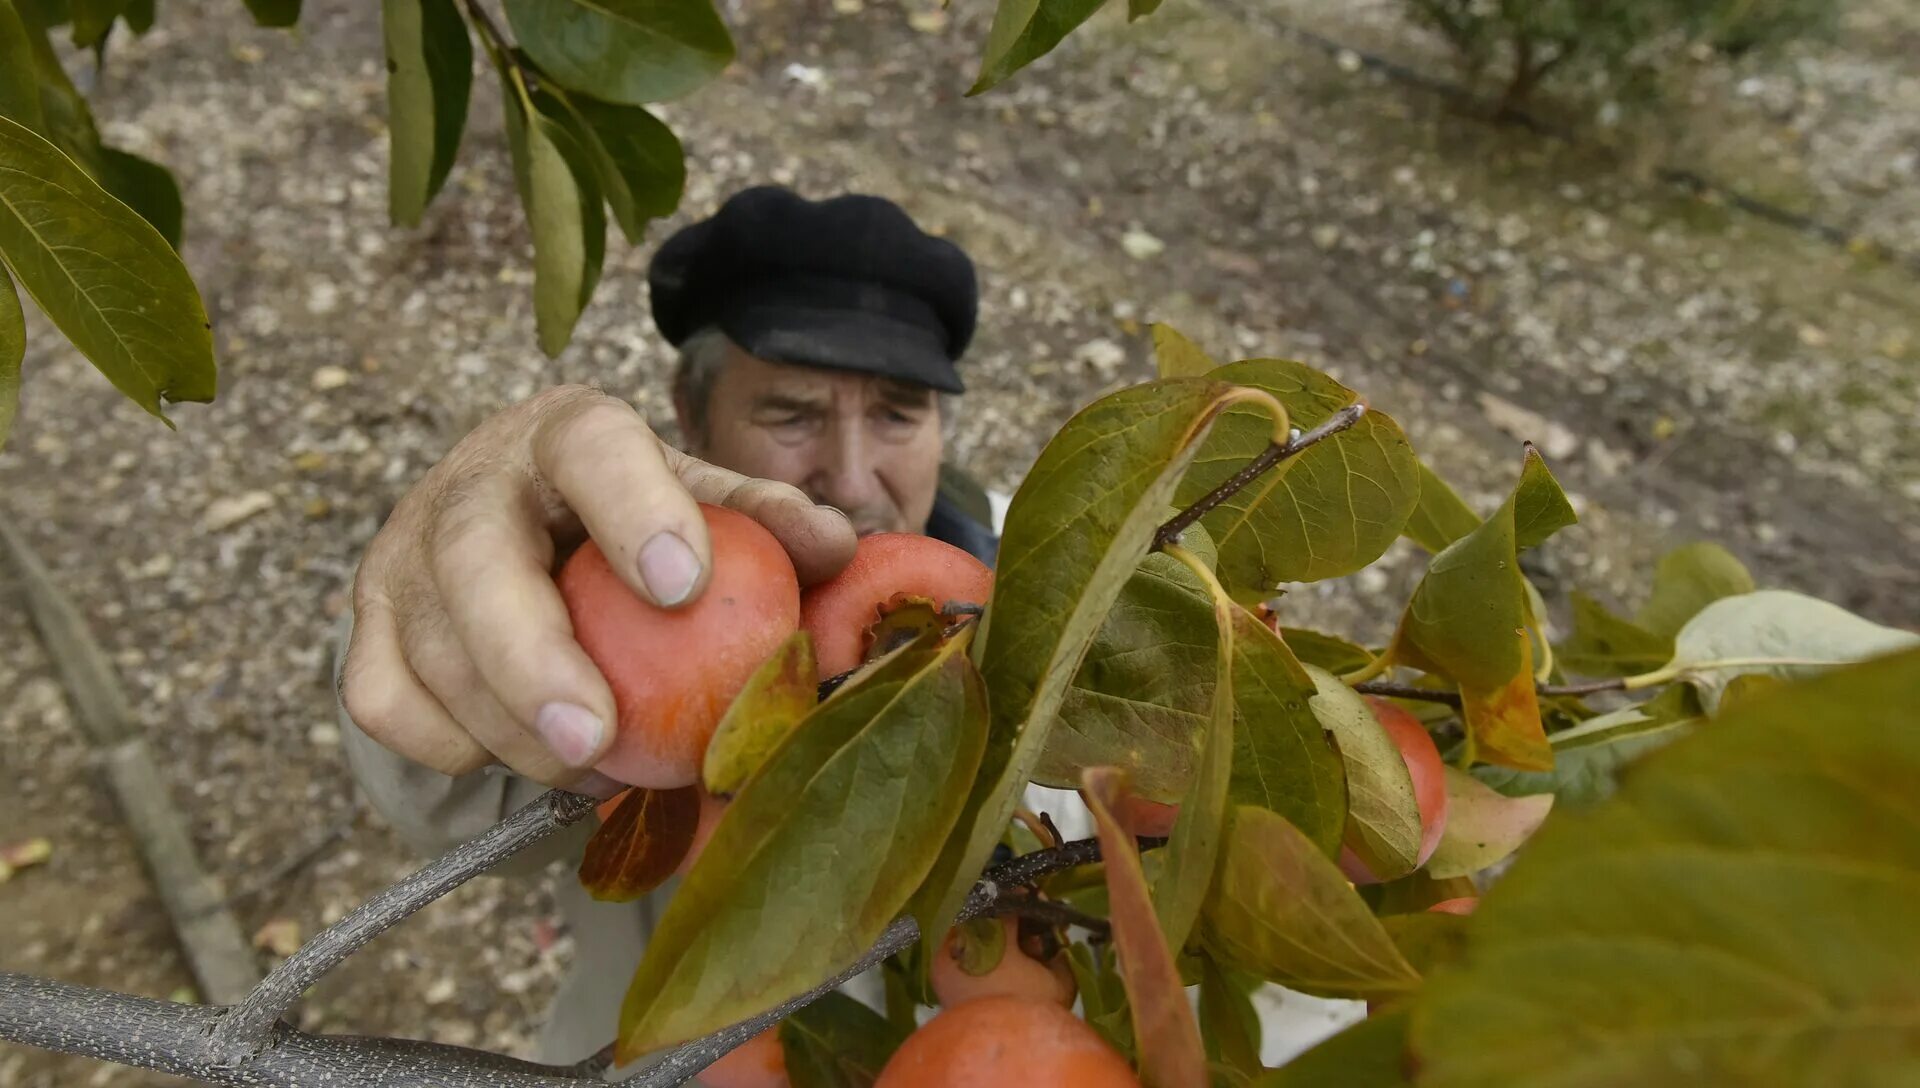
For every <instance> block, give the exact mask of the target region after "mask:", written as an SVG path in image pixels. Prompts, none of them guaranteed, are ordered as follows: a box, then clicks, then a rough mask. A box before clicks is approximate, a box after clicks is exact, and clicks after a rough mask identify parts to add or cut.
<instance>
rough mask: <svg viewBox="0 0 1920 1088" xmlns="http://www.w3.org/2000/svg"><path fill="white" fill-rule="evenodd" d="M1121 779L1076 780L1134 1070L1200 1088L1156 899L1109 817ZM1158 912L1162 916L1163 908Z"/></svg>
mask: <svg viewBox="0 0 1920 1088" xmlns="http://www.w3.org/2000/svg"><path fill="white" fill-rule="evenodd" d="M1125 777H1126V772H1124V771H1121V770H1119V769H1118V768H1114V767H1090V768H1088V769H1087V772H1086V774H1085V775H1083V776H1082V783H1083V784H1082V787H1081V790H1080V795H1081V796H1082V797H1083V798H1084V799H1085V800H1086V803H1087V808H1088V810H1089V811H1090V812H1092V814H1093V820H1094V827H1095V829H1096V831H1097V833H1098V835H1099V837H1100V856H1101V859H1102V862H1103V866H1104V868H1105V870H1106V878H1107V906H1108V910H1109V912H1110V913H1109V915H1108V921H1110V922H1111V923H1112V925H1113V947H1114V951H1115V953H1117V955H1118V957H1119V961H1120V978H1121V981H1122V982H1123V983H1124V984H1125V986H1126V993H1127V1005H1128V1007H1129V1008H1130V1009H1131V1010H1132V1014H1133V1038H1134V1042H1135V1044H1136V1045H1137V1047H1138V1055H1139V1060H1140V1062H1139V1063H1140V1071H1141V1073H1142V1075H1143V1076H1144V1078H1145V1079H1146V1081H1147V1083H1149V1084H1166V1085H1198V1084H1204V1083H1206V1075H1207V1074H1206V1069H1207V1057H1206V1048H1205V1047H1204V1046H1203V1045H1202V1044H1201V1042H1200V1022H1199V1021H1198V1020H1197V1019H1195V1018H1194V1013H1193V1007H1192V1006H1191V1005H1189V1004H1188V1003H1187V991H1186V987H1185V986H1184V985H1182V983H1181V981H1180V972H1179V971H1178V970H1177V969H1176V968H1175V966H1174V962H1173V959H1174V950H1173V947H1170V945H1171V941H1172V938H1171V936H1170V935H1169V934H1167V933H1165V932H1163V928H1164V924H1165V923H1164V922H1162V921H1161V920H1160V919H1159V918H1158V917H1156V909H1155V908H1156V905H1157V904H1156V903H1155V899H1156V897H1155V896H1150V895H1149V894H1148V892H1147V876H1146V873H1145V872H1144V871H1143V870H1142V869H1141V867H1140V851H1139V850H1138V848H1136V847H1135V845H1134V841H1133V836H1132V835H1130V834H1128V833H1127V830H1126V829H1125V828H1124V827H1121V826H1120V821H1119V820H1117V819H1115V817H1114V815H1113V812H1114V809H1115V808H1117V807H1118V806H1119V804H1120V799H1121V796H1122V794H1123V787H1124V781H1125ZM1182 815H1183V817H1184V815H1185V814H1184V813H1183V814H1182ZM1162 875H1163V876H1164V874H1162ZM1202 879H1203V881H1204V877H1203V878H1202ZM1202 887H1203V889H1204V883H1203V884H1202ZM1159 913H1160V914H1164V913H1165V911H1164V908H1163V909H1161V910H1160V911H1159ZM1191 924H1192V923H1191V921H1189V922H1188V925H1191Z"/></svg>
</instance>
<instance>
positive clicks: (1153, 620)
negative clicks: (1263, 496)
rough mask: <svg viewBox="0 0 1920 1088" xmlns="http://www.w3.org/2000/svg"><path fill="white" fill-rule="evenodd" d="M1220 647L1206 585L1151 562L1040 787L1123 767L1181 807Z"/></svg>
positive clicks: (1038, 769)
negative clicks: (1091, 769) (1090, 771)
mask: <svg viewBox="0 0 1920 1088" xmlns="http://www.w3.org/2000/svg"><path fill="white" fill-rule="evenodd" d="M1217 640H1218V636H1217V634H1216V627H1215V625H1214V621H1213V604H1212V602H1211V601H1209V600H1208V598H1207V590H1206V587H1205V586H1203V585H1201V584H1200V580H1199V578H1198V577H1197V576H1196V575H1194V573H1193V572H1192V571H1189V570H1188V569H1187V568H1186V566H1185V565H1184V564H1182V563H1180V562H1179V561H1178V560H1175V559H1172V558H1170V557H1168V556H1165V555H1158V554H1156V555H1149V556H1147V558H1146V559H1145V560H1144V561H1142V562H1141V564H1140V567H1139V569H1138V570H1136V571H1134V573H1133V576H1132V577H1131V578H1129V579H1127V584H1126V587H1125V588H1123V589H1122V590H1121V591H1120V596H1119V598H1118V599H1117V600H1115V601H1114V603H1113V609H1112V610H1111V611H1110V612H1108V613H1107V619H1106V622H1105V623H1103V624H1101V626H1100V632H1099V634H1097V635H1095V636H1094V639H1093V644H1092V646H1090V647H1089V648H1088V650H1087V656H1086V659H1085V660H1084V661H1082V662H1081V663H1080V670H1079V672H1077V673H1076V674H1075V675H1074V678H1073V687H1072V688H1071V689H1070V690H1069V691H1068V692H1067V696H1066V700H1065V701H1064V702H1063V703H1062V704H1061V707H1060V719H1059V721H1058V722H1057V723H1055V725H1054V727H1053V729H1052V730H1051V731H1050V732H1049V733H1048V734H1047V747H1046V750H1045V751H1044V752H1042V753H1041V756H1040V759H1039V761H1038V762H1037V763H1036V764H1035V765H1034V769H1033V780H1034V781H1035V782H1039V783H1040V784H1042V785H1046V786H1054V787H1058V788H1063V789H1073V788H1077V787H1078V786H1079V784H1080V772H1081V771H1083V770H1085V769H1086V768H1088V767H1098V766H1103V765H1105V766H1118V767H1124V768H1125V769H1126V770H1127V772H1128V773H1129V774H1130V775H1131V776H1132V777H1131V782H1132V785H1133V789H1134V792H1136V793H1138V794H1140V795H1141V796H1142V797H1145V798H1147V799H1149V800H1152V801H1160V802H1163V803H1167V802H1173V801H1177V800H1179V799H1180V796H1181V795H1182V794H1183V793H1185V792H1186V789H1187V784H1188V783H1189V782H1191V781H1192V779H1193V768H1194V761H1195V760H1196V759H1197V758H1198V756H1199V742H1200V740H1201V739H1202V738H1203V737H1204V736H1205V735H1206V733H1205V729H1206V723H1207V715H1208V714H1209V713H1210V711H1211V708H1212V706H1213V686H1214V661H1215V655H1216V654H1217V653H1218V646H1217Z"/></svg>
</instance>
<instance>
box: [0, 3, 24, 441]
mask: <svg viewBox="0 0 1920 1088" xmlns="http://www.w3.org/2000/svg"><path fill="white" fill-rule="evenodd" d="M4 2H5V0H0V3H4ZM26 357H27V315H26V314H25V312H23V311H22V310H21V309H20V296H19V295H18V294H17V293H15V292H14V289H13V277H12V276H10V275H8V274H7V266H6V263H5V262H0V447H4V446H6V444H7V434H8V432H10V431H12V430H13V416H14V413H15V412H17V411H18V410H19V408H20V363H21V361H22V360H24V359H25V358H26Z"/></svg>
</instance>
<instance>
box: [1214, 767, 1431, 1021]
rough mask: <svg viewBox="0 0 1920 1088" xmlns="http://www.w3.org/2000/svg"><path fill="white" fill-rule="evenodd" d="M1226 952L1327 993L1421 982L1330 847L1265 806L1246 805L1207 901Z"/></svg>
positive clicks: (1383, 990)
mask: <svg viewBox="0 0 1920 1088" xmlns="http://www.w3.org/2000/svg"><path fill="white" fill-rule="evenodd" d="M1206 919H1207V942H1208V945H1209V947H1211V948H1212V949H1213V950H1214V951H1215V953H1216V954H1217V955H1219V956H1220V957H1221V958H1222V959H1224V960H1225V961H1226V962H1228V963H1233V964H1236V965H1239V966H1241V967H1244V968H1246V969H1247V970H1251V971H1258V972H1259V973H1260V974H1262V975H1264V976H1265V977H1266V978H1268V979H1269V980H1271V981H1273V982H1277V983H1279V984H1280V985H1282V986H1286V987H1289V988H1291V989H1295V990H1301V991H1303V992H1306V993H1310V994H1318V995H1320V996H1323V997H1372V998H1379V997H1386V996H1390V995H1393V994H1398V993H1402V992H1405V991H1407V990H1410V989H1412V988H1413V987H1414V986H1416V985H1418V984H1419V982H1420V976H1419V975H1418V974H1416V973H1415V972H1414V970H1413V968H1412V967H1411V966H1409V965H1408V964H1407V961H1406V960H1405V959H1404V958H1402V957H1401V955H1400V952H1399V950H1398V949H1396V948H1395V947H1394V945H1393V941H1392V939H1390V938H1389V937H1388V936H1387V933H1386V931H1385V930H1383V929H1381V928H1380V921H1379V919H1377V918H1375V917H1374V916H1373V912H1372V911H1370V910H1368V909H1367V905H1366V903H1364V902H1362V901H1361V899H1360V896H1359V895H1358V894H1356V893H1355V892H1354V890H1353V886H1352V885H1351V884H1349V883H1347V878H1346V877H1345V876H1344V875H1342V874H1341V872H1340V869H1339V867H1338V866H1336V865H1335V864H1334V863H1333V862H1332V861H1330V860H1328V858H1327V856H1326V855H1325V854H1324V853H1322V852H1321V851H1320V848H1319V847H1318V846H1316V845H1314V844H1313V843H1312V842H1311V841H1309V840H1308V839H1307V837H1306V836H1304V835H1302V834H1300V832H1299V830H1298V829H1296V828H1295V827H1294V826H1293V825H1292V824H1290V823H1288V822H1287V821H1286V820H1284V819H1282V818H1281V817H1279V816H1276V815H1274V814H1273V813H1271V812H1268V811H1267V810H1265V809H1260V808H1251V807H1248V806H1245V805H1242V806H1239V807H1236V808H1235V809H1234V810H1233V814H1232V816H1231V818H1230V820H1229V823H1228V831H1227V844H1226V852H1225V854H1224V856H1222V858H1221V859H1220V873H1219V876H1218V878H1217V879H1216V880H1215V881H1214V886H1213V893H1212V895H1211V896H1210V897H1209V898H1208V900H1207V915H1206Z"/></svg>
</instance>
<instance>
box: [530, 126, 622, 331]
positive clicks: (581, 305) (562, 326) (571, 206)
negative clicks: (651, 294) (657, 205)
mask: <svg viewBox="0 0 1920 1088" xmlns="http://www.w3.org/2000/svg"><path fill="white" fill-rule="evenodd" d="M509 93H511V92H509ZM530 112H531V116H529V113H530ZM506 114H507V144H508V147H509V148H510V149H511V150H512V152H513V164H514V178H515V180H516V181H517V182H518V183H519V187H520V202H521V204H522V205H523V206H524V207H525V208H526V210H527V224H528V226H529V227H531V228H532V231H533V314H534V324H535V327H536V328H537V329H538V331H539V335H540V350H542V351H544V352H546V353H547V355H548V356H556V355H559V354H560V352H561V350H562V349H564V348H565V347H566V346H567V342H568V341H569V340H571V339H572V338H573V326H574V323H575V322H577V321H579V320H580V312H581V311H582V310H584V309H586V306H587V301H588V300H589V299H591V298H592V297H593V289H594V287H595V286H596V285H597V284H598V283H599V282H600V263H601V261H602V259H603V258H604V257H605V255H606V244H607V220H606V211H605V209H604V208H603V207H602V206H601V203H600V191H599V188H598V186H597V185H596V184H595V182H594V180H593V168H592V166H591V164H590V163H589V162H588V159H587V154H586V152H585V151H584V150H583V149H582V148H581V146H580V143H579V141H578V140H576V139H575V138H574V135H573V133H571V132H569V131H568V130H567V128H566V126H565V125H564V124H562V123H561V122H560V121H557V120H555V119H554V118H552V117H549V116H547V115H546V114H545V113H543V112H539V111H538V110H537V109H536V108H535V107H534V106H532V105H531V104H530V103H528V102H527V100H526V99H524V98H523V99H520V100H519V102H518V104H515V103H511V102H510V103H508V106H507V110H506Z"/></svg>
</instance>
